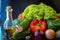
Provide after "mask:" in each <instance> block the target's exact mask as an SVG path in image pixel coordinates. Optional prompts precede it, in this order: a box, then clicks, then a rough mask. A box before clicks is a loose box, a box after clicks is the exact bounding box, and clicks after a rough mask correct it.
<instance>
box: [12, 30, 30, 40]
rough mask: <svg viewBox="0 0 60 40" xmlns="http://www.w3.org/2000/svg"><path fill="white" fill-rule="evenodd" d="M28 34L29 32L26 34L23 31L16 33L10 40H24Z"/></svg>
mask: <svg viewBox="0 0 60 40" xmlns="http://www.w3.org/2000/svg"><path fill="white" fill-rule="evenodd" d="M29 34H30V32H28V31H23V32H19V33H16V34H14V35H13V36H12V38H13V39H14V40H19V39H21V38H25V37H26V36H27V35H29Z"/></svg>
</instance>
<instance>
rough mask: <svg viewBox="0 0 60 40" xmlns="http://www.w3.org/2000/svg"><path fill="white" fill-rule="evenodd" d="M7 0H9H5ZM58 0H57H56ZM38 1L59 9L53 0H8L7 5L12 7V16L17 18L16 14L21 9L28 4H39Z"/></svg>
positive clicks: (21, 10)
mask: <svg viewBox="0 0 60 40" xmlns="http://www.w3.org/2000/svg"><path fill="white" fill-rule="evenodd" d="M7 1H9V0H7ZM55 1H56V0H55ZM57 1H58V0H57ZM40 2H43V3H45V4H47V5H50V6H51V7H53V8H54V9H55V10H56V11H57V12H59V11H60V10H59V9H58V8H57V7H56V5H55V3H54V0H10V1H9V5H11V6H12V7H13V18H14V19H15V18H17V16H18V14H19V13H21V12H23V10H24V9H25V8H26V6H27V5H29V4H33V3H34V4H39V3H40Z"/></svg>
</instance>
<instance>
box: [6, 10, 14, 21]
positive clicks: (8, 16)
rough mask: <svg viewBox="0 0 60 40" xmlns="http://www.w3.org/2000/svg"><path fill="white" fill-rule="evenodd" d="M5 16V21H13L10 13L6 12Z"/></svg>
mask: <svg viewBox="0 0 60 40" xmlns="http://www.w3.org/2000/svg"><path fill="white" fill-rule="evenodd" d="M6 16H7V17H6V19H9V20H13V19H12V12H8V11H7V14H6Z"/></svg>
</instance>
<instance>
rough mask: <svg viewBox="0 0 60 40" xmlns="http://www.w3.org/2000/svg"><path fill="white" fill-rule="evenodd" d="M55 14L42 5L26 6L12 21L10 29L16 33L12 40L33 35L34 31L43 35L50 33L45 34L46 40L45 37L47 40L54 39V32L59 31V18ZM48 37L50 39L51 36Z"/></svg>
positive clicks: (52, 10)
mask: <svg viewBox="0 0 60 40" xmlns="http://www.w3.org/2000/svg"><path fill="white" fill-rule="evenodd" d="M56 14H57V12H56V11H55V10H54V9H53V8H52V7H50V6H48V5H46V4H44V3H40V4H38V5H36V4H31V5H29V6H27V7H26V8H25V10H24V11H23V12H22V13H21V14H19V15H18V18H17V19H15V20H14V21H13V26H12V27H13V28H14V29H16V32H15V33H14V34H13V36H12V38H13V39H15V40H18V39H21V38H25V37H26V36H28V35H30V33H35V32H36V31H40V32H42V33H43V35H44V34H45V33H49V32H50V34H46V38H47V35H48V38H47V39H53V38H55V32H56V31H58V30H60V18H59V17H58V16H57V15H56ZM47 29H48V30H47ZM45 31H46V32H45ZM51 34H52V35H51ZM57 34H58V33H57ZM49 35H51V36H52V38H50V37H51V36H49ZM59 38H60V36H59Z"/></svg>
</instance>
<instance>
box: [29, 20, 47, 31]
mask: <svg viewBox="0 0 60 40" xmlns="http://www.w3.org/2000/svg"><path fill="white" fill-rule="evenodd" d="M37 30H40V31H45V30H46V22H45V21H44V20H33V21H32V22H31V23H30V31H31V32H35V31H37Z"/></svg>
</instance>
